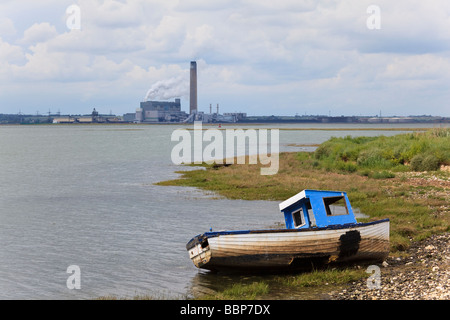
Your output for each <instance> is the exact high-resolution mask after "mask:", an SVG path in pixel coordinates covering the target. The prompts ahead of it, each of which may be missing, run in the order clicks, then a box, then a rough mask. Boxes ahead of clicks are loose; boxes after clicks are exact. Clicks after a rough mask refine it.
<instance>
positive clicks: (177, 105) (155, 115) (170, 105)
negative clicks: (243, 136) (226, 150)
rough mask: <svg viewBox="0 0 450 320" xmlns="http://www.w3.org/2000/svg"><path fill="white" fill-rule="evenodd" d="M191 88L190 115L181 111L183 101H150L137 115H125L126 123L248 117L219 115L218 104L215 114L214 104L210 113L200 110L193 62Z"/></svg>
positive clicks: (144, 103)
mask: <svg viewBox="0 0 450 320" xmlns="http://www.w3.org/2000/svg"><path fill="white" fill-rule="evenodd" d="M189 86H190V88H189V89H190V90H189V114H188V113H186V112H185V111H181V100H180V99H178V98H177V99H175V102H171V101H151V100H149V101H143V102H141V104H140V107H139V108H138V109H137V110H136V113H127V114H125V115H124V121H127V122H135V123H168V122H181V123H183V122H184V123H191V122H194V121H202V122H205V123H212V122H238V121H240V120H243V119H244V118H245V117H246V116H247V115H246V114H245V113H225V114H219V105H218V104H217V107H216V110H215V111H216V112H215V113H213V112H212V104H210V106H209V113H205V112H203V111H199V110H198V100H197V62H196V61H191V66H190V84H189Z"/></svg>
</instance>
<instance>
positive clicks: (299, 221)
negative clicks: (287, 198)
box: [292, 208, 305, 228]
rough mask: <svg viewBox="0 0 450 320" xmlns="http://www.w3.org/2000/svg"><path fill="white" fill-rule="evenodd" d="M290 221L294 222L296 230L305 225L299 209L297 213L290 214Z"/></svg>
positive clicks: (301, 211)
mask: <svg viewBox="0 0 450 320" xmlns="http://www.w3.org/2000/svg"><path fill="white" fill-rule="evenodd" d="M292 219H293V220H294V227H295V228H298V227H301V226H303V225H304V224H305V216H304V215H303V210H302V209H301V208H300V209H298V210H297V211H294V212H292Z"/></svg>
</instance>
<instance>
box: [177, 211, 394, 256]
mask: <svg viewBox="0 0 450 320" xmlns="http://www.w3.org/2000/svg"><path fill="white" fill-rule="evenodd" d="M389 221H390V220H389V219H382V220H377V221H370V222H356V223H347V224H340V225H329V226H327V227H312V228H307V229H255V230H230V231H210V232H205V233H202V234H199V235H197V236H195V237H193V238H192V239H191V240H190V241H189V242H188V243H187V244H186V249H187V250H190V249H191V248H193V247H194V246H195V245H196V244H198V243H200V242H202V241H203V240H204V239H210V238H215V237H219V236H226V235H242V234H258V233H286V232H310V231H323V230H341V229H350V228H355V227H358V228H359V227H366V226H371V225H375V224H380V223H383V222H389Z"/></svg>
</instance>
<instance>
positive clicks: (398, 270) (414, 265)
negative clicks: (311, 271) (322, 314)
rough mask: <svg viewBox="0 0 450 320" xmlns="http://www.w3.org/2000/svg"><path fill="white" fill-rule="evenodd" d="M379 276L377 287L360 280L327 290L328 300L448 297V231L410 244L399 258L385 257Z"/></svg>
mask: <svg viewBox="0 0 450 320" xmlns="http://www.w3.org/2000/svg"><path fill="white" fill-rule="evenodd" d="M372 279H373V278H372ZM379 279H380V280H381V283H379V286H378V287H379V288H378V289H377V288H374V287H377V286H375V285H374V284H375V282H373V281H370V284H371V285H370V287H372V289H370V288H369V286H368V280H367V279H363V280H361V281H359V282H355V283H352V284H350V285H348V286H345V287H344V288H342V289H340V290H339V291H335V292H331V293H330V299H334V300H374V299H376V300H450V233H446V234H443V235H433V236H431V237H430V238H429V239H427V240H424V241H420V242H416V243H413V245H412V246H411V247H410V248H409V250H408V251H407V255H405V256H404V257H402V258H398V257H397V258H395V257H390V258H388V259H387V260H386V262H385V263H384V264H383V266H380V278H379Z"/></svg>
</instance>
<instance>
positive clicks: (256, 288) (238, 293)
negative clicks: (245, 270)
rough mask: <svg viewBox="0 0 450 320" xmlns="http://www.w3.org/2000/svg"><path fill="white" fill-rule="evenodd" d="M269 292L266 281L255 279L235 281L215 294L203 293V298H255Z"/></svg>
mask: <svg viewBox="0 0 450 320" xmlns="http://www.w3.org/2000/svg"><path fill="white" fill-rule="evenodd" d="M268 293H269V284H268V283H267V282H266V281H255V282H253V283H251V284H243V283H235V284H233V285H232V286H231V287H230V288H227V289H225V290H223V291H221V292H218V293H215V294H208V295H203V296H201V297H200V298H199V299H201V300H254V299H256V298H258V297H261V296H264V295H267V294H268Z"/></svg>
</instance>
